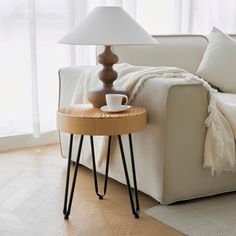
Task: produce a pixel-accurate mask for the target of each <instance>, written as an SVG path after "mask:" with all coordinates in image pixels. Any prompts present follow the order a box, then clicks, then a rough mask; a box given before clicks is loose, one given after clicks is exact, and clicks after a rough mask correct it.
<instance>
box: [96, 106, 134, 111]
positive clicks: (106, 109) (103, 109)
mask: <svg viewBox="0 0 236 236" xmlns="http://www.w3.org/2000/svg"><path fill="white" fill-rule="evenodd" d="M130 107H131V106H128V105H121V106H120V107H118V108H114V109H110V110H109V109H108V107H107V106H103V107H101V108H100V109H101V110H102V111H104V112H121V111H126V110H128V109H129V108H130Z"/></svg>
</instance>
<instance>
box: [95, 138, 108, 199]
mask: <svg viewBox="0 0 236 236" xmlns="http://www.w3.org/2000/svg"><path fill="white" fill-rule="evenodd" d="M90 144H91V152H92V162H93V176H94V185H95V191H96V194H97V195H98V197H99V199H101V200H102V199H103V197H104V196H105V194H106V192H107V179H108V170H109V160H110V150H111V136H109V140H108V147H107V160H106V170H105V176H104V187H103V194H100V193H99V192H98V181H97V170H96V160H95V152H94V142H93V136H90Z"/></svg>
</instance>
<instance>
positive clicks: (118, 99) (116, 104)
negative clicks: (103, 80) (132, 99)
mask: <svg viewBox="0 0 236 236" xmlns="http://www.w3.org/2000/svg"><path fill="white" fill-rule="evenodd" d="M123 98H125V105H127V104H128V97H127V96H126V95H124V94H106V102H107V107H108V109H109V110H114V109H119V108H121V105H122V100H123Z"/></svg>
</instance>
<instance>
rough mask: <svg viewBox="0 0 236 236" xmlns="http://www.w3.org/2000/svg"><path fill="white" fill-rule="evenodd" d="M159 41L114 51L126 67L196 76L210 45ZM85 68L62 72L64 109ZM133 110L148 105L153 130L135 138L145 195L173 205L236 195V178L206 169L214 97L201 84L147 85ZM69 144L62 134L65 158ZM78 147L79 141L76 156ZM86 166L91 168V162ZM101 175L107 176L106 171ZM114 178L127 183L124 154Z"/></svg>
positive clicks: (192, 39)
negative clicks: (168, 68) (156, 68)
mask: <svg viewBox="0 0 236 236" xmlns="http://www.w3.org/2000/svg"><path fill="white" fill-rule="evenodd" d="M235 37H236V36H235ZM156 39H157V40H158V41H159V42H160V43H159V44H157V45H155V46H138V47H137V46H129V47H115V48H114V51H115V52H117V55H119V58H120V63H121V62H127V63H130V64H133V65H150V66H175V67H180V68H184V69H186V70H188V71H190V72H192V73H194V72H195V71H196V70H197V68H198V66H199V64H200V61H201V59H202V56H203V53H204V50H205V49H206V46H207V43H208V42H207V39H206V38H205V37H204V36H201V35H169V36H157V37H156ZM84 68H85V67H82V66H78V67H70V68H63V69H60V70H59V77H60V99H59V106H60V107H61V106H66V105H69V104H70V101H71V98H72V94H73V90H74V88H75V85H76V82H77V79H78V76H79V74H80V73H81V72H82V71H83V70H84ZM166 86H169V87H170V88H169V90H168V95H167V96H164V95H163V93H162V91H163V88H165V87H166ZM133 105H140V106H144V107H146V109H147V112H148V126H147V129H146V130H145V131H144V132H141V133H137V134H134V151H135V160H136V169H137V181H138V188H139V190H140V191H142V192H144V193H146V194H148V195H150V196H151V197H153V198H154V199H156V200H157V201H159V202H160V203H161V204H170V203H173V202H176V201H181V200H187V199H193V198H198V197H202V196H210V195H215V194H218V193H224V192H230V191H235V190H236V174H232V173H222V174H220V175H219V176H212V175H211V173H210V170H209V169H204V168H203V150H204V141H205V135H206V126H205V119H206V117H207V107H208V93H207V91H206V90H205V89H204V88H203V87H202V86H201V85H199V84H197V83H193V82H186V83H180V82H179V80H178V79H174V78H173V79H168V80H166V79H151V80H148V81H147V82H146V83H145V86H144V88H143V89H142V90H141V92H140V93H139V94H138V96H137V97H136V99H135V101H134V102H133ZM68 142H69V141H68V135H66V134H61V151H62V155H63V156H66V155H67V152H68ZM125 143H127V142H125ZM77 145H78V144H77V142H76V143H75V145H74V155H75V154H76V149H77ZM128 162H129V161H128ZM82 164H83V165H86V166H87V167H89V168H91V164H90V162H83V163H82ZM129 168H130V166H129ZM98 170H99V171H100V172H101V173H103V172H104V166H102V167H101V168H98ZM130 173H131V172H130ZM109 176H110V177H112V178H114V179H116V180H118V181H119V182H121V183H125V179H124V173H123V168H122V165H121V158H120V153H119V152H118V150H116V151H115V154H114V155H113V156H112V157H111V166H110V172H109ZM108 194H109V186H108Z"/></svg>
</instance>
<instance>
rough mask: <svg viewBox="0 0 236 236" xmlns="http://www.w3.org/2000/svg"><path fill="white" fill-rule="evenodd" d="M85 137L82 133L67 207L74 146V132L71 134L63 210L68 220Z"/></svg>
mask: <svg viewBox="0 0 236 236" xmlns="http://www.w3.org/2000/svg"><path fill="white" fill-rule="evenodd" d="M83 139H84V136H83V135H81V137H80V143H79V149H78V153H77V158H76V162H75V172H74V176H73V181H72V186H71V193H70V199H69V204H68V207H67V199H68V191H69V181H70V163H71V155H72V146H73V134H71V136H70V146H69V157H68V165H67V175H66V188H65V200H64V210H63V214H64V218H65V219H66V220H67V219H68V218H69V215H70V211H71V205H72V201H73V195H74V190H75V183H76V177H77V172H78V167H79V160H80V156H81V150H82V145H83Z"/></svg>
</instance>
